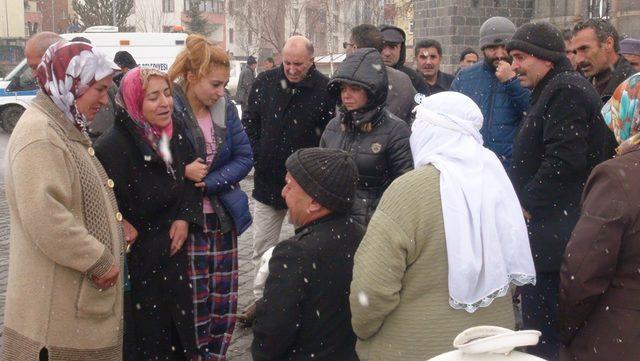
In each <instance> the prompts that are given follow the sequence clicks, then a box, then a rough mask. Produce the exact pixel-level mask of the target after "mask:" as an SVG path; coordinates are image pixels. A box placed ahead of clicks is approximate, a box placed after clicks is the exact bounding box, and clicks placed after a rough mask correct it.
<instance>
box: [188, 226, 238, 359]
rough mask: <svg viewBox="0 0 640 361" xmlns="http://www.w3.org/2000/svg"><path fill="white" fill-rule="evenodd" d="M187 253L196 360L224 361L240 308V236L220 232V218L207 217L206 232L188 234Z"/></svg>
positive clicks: (233, 232) (233, 233)
mask: <svg viewBox="0 0 640 361" xmlns="http://www.w3.org/2000/svg"><path fill="white" fill-rule="evenodd" d="M188 253H189V260H190V265H189V277H190V279H191V284H192V286H193V290H192V291H193V300H194V322H195V330H196V346H197V349H198V356H197V357H196V358H195V359H194V361H205V360H206V361H208V360H214V361H218V360H221V361H224V360H226V353H227V348H228V347H229V344H230V343H231V336H232V335H233V330H234V328H235V324H236V312H237V307H238V239H237V235H236V233H235V231H232V232H227V233H222V232H220V224H219V220H218V217H217V216H216V215H215V214H205V229H204V230H203V231H202V232H197V233H192V234H190V235H189V244H188Z"/></svg>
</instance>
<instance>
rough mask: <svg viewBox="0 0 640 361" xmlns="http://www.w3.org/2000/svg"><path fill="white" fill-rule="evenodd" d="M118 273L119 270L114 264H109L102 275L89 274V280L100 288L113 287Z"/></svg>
mask: <svg viewBox="0 0 640 361" xmlns="http://www.w3.org/2000/svg"><path fill="white" fill-rule="evenodd" d="M119 275H120V270H119V269H118V268H117V267H116V266H115V265H113V266H111V268H109V270H108V271H107V273H105V274H104V275H102V277H96V276H91V280H92V281H93V283H95V284H96V286H98V287H99V288H100V289H107V288H110V287H113V286H114V285H115V284H116V282H118V276H119Z"/></svg>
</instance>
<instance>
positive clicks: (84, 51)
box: [36, 42, 120, 132]
mask: <svg viewBox="0 0 640 361" xmlns="http://www.w3.org/2000/svg"><path fill="white" fill-rule="evenodd" d="M117 69H120V68H119V67H118V66H117V65H116V64H115V63H113V62H112V61H111V60H109V59H108V58H107V56H106V55H104V54H103V53H102V52H100V51H99V50H97V49H96V48H94V47H93V46H92V45H91V44H87V43H79V42H70V43H63V42H57V43H55V44H53V45H51V46H50V47H49V49H47V52H46V53H45V54H44V56H43V57H42V62H41V63H40V65H38V69H37V72H36V77H37V79H38V82H39V83H40V89H42V91H43V92H44V93H45V94H47V95H48V96H49V97H50V98H51V100H53V102H54V103H55V104H56V106H57V107H58V108H60V110H62V111H63V112H64V114H65V115H66V116H67V118H69V120H70V121H71V122H73V124H74V125H75V126H76V127H77V128H78V129H79V130H81V131H83V132H86V127H87V120H86V119H85V117H84V116H83V115H82V114H81V113H80V112H79V111H78V108H77V107H76V100H77V99H78V98H80V97H81V96H82V95H83V94H84V93H86V92H87V90H89V88H90V87H91V86H92V85H93V84H94V83H95V82H97V81H100V80H102V79H104V78H106V77H108V76H110V75H113V73H114V72H115V70H117Z"/></svg>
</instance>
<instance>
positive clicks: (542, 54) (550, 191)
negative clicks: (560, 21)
mask: <svg viewBox="0 0 640 361" xmlns="http://www.w3.org/2000/svg"><path fill="white" fill-rule="evenodd" d="M507 50H508V51H509V54H510V55H511V56H512V57H513V63H512V65H511V67H512V69H513V70H514V71H515V72H516V74H517V76H518V80H519V81H520V83H521V84H522V86H524V87H527V88H531V89H532V90H533V92H532V94H531V107H530V108H529V111H528V112H527V114H526V116H525V118H524V120H523V123H522V125H521V127H520V131H519V133H518V135H517V136H516V139H515V142H514V148H513V158H512V161H511V168H510V170H509V176H510V178H511V181H512V183H513V186H514V189H515V191H516V193H517V194H518V198H519V199H520V204H521V205H522V209H523V214H524V217H525V218H526V220H527V226H528V228H529V240H530V243H531V251H532V254H533V255H534V262H535V266H536V272H537V283H536V285H535V286H525V287H522V288H521V291H522V314H523V323H524V327H525V328H526V329H536V330H540V331H542V337H541V339H540V342H539V343H538V345H536V346H534V347H530V348H528V349H527V350H528V352H529V353H532V354H534V355H537V356H540V357H542V358H544V359H546V360H557V359H558V352H559V348H560V334H559V331H560V329H559V326H558V287H559V279H560V276H559V271H560V264H561V261H562V256H563V254H564V250H565V247H566V245H567V242H568V241H569V237H570V236H571V231H572V230H573V228H574V226H575V225H576V222H577V220H578V217H579V215H580V208H579V207H580V197H581V194H582V190H583V187H584V183H585V181H586V180H587V177H588V176H589V173H590V172H591V170H592V169H593V168H594V167H595V166H596V165H597V164H598V163H600V162H602V161H604V160H607V159H609V158H611V156H613V154H614V149H615V146H616V142H615V139H614V137H613V133H612V132H611V131H610V130H609V129H608V128H607V126H606V125H605V122H604V120H603V118H602V115H601V113H600V109H601V108H602V103H601V102H600V96H599V95H598V93H597V92H596V90H595V88H594V87H593V86H592V85H591V84H590V83H589V81H588V80H586V79H585V78H584V77H582V76H581V75H580V74H578V73H577V72H576V71H574V70H573V68H572V66H571V63H570V62H569V60H568V59H567V57H566V55H565V48H564V39H563V37H562V34H561V33H560V30H558V29H557V28H555V27H554V26H553V25H551V24H549V23H544V22H543V23H535V24H533V23H529V24H525V25H523V26H522V27H520V28H519V29H518V31H517V32H516V33H515V35H514V36H513V38H512V39H511V41H509V43H508V44H507Z"/></svg>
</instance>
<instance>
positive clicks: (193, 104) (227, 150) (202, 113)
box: [169, 35, 253, 360]
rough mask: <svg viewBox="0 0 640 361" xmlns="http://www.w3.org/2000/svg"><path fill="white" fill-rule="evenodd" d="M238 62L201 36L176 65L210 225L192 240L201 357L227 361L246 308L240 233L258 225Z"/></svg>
mask: <svg viewBox="0 0 640 361" xmlns="http://www.w3.org/2000/svg"><path fill="white" fill-rule="evenodd" d="M229 71H230V63H229V58H228V57H227V55H226V54H225V52H224V50H222V49H220V48H218V47H216V46H214V45H213V44H211V43H210V42H209V41H208V40H206V38H204V37H203V36H200V35H190V36H189V37H188V38H187V41H186V49H185V50H183V51H182V52H181V53H180V54H179V55H178V57H177V58H176V61H175V63H174V64H173V65H172V67H171V69H170V70H169V77H170V78H171V80H172V81H174V82H175V85H174V90H175V91H174V94H173V98H174V110H173V112H174V118H175V119H176V120H179V121H180V122H182V124H183V126H184V127H185V128H186V129H187V138H188V141H189V144H190V145H191V147H192V151H193V154H194V155H193V159H191V161H190V164H189V165H187V167H186V170H185V173H186V176H187V178H189V179H191V180H192V181H193V182H195V183H196V186H197V187H198V188H200V189H202V202H203V206H202V208H201V209H200V212H201V213H200V214H201V219H202V220H203V223H204V228H203V229H202V231H201V232H194V233H191V235H190V237H189V240H188V244H187V247H188V253H189V261H190V265H189V276H190V279H191V283H192V287H193V289H192V294H193V306H194V315H193V322H194V324H195V327H196V329H195V332H196V335H195V336H196V344H197V349H198V353H197V359H198V360H225V359H226V352H227V348H228V347H229V344H230V343H231V336H232V335H233V330H234V327H235V323H236V312H237V305H238V246H237V237H238V235H239V234H241V233H242V232H244V231H245V230H246V229H247V228H248V227H249V225H250V224H251V215H250V213H249V203H248V198H247V195H246V194H245V193H244V192H243V191H242V190H241V189H240V185H239V182H240V181H241V180H242V179H243V178H244V177H246V175H247V174H248V173H249V171H250V170H251V167H252V166H253V154H252V152H251V146H250V145H249V139H248V138H247V135H246V133H245V131H244V128H243V126H242V123H241V122H240V119H239V118H238V113H237V110H236V107H235V105H234V104H233V103H232V102H231V99H230V97H229V96H227V95H226V94H225V89H224V88H225V85H226V84H227V82H228V81H229Z"/></svg>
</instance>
